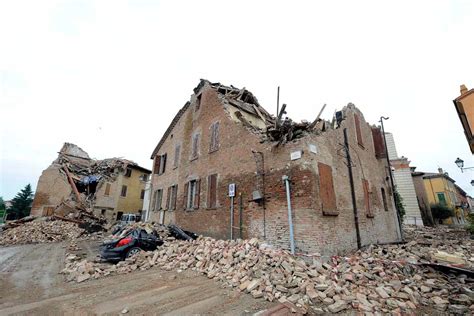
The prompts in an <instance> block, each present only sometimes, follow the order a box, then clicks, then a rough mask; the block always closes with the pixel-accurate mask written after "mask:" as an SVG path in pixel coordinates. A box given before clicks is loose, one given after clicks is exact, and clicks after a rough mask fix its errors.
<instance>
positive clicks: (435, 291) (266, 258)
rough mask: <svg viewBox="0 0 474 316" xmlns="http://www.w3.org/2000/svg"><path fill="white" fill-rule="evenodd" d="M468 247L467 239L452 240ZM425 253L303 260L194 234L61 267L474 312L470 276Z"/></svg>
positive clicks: (301, 301)
mask: <svg viewBox="0 0 474 316" xmlns="http://www.w3.org/2000/svg"><path fill="white" fill-rule="evenodd" d="M452 246H453V247H454V244H453V245H452ZM471 246H472V244H471V243H470V241H469V242H466V243H465V245H461V246H460V247H471ZM453 249H454V248H453ZM455 249H456V250H460V249H458V248H455ZM463 249H464V248H463ZM446 250H450V249H449V248H446ZM465 250H466V251H465V252H464V255H466V258H465V260H467V261H469V262H470V263H469V264H472V260H474V259H472V258H469V259H467V257H468V256H469V255H470V254H469V250H468V248H465ZM430 252H432V253H436V251H435V250H433V251H429V250H426V249H424V246H423V245H417V244H416V243H413V241H412V242H409V243H407V244H405V245H389V246H369V247H367V248H366V249H364V250H359V251H357V252H355V253H354V254H353V255H351V256H348V257H333V258H332V259H331V260H330V261H329V262H325V263H324V262H322V261H321V260H319V259H318V258H313V259H312V261H311V262H307V261H305V260H302V259H300V258H295V257H293V256H291V255H290V254H289V253H288V252H286V251H281V250H275V249H272V248H269V247H267V246H266V245H264V244H262V245H259V242H258V240H257V239H251V240H237V241H228V240H214V239H212V238H204V237H200V238H198V239H197V240H195V241H192V242H186V241H175V242H168V243H165V244H164V245H163V246H162V247H160V248H159V249H158V250H156V251H154V252H142V253H140V254H139V255H137V256H135V257H132V258H129V259H127V260H126V261H122V262H120V263H118V264H117V265H108V264H103V263H94V262H90V261H87V260H81V259H80V258H79V257H78V256H76V255H68V257H67V258H66V268H65V269H64V270H63V273H64V274H66V275H67V280H68V281H73V280H75V281H77V282H82V281H84V280H87V279H90V278H101V277H104V276H107V275H111V274H124V273H130V272H132V271H135V270H147V269H150V268H152V267H159V268H161V269H164V270H177V271H178V272H181V271H182V270H187V269H191V270H194V271H197V272H200V273H203V274H205V275H206V276H207V277H208V278H211V279H215V280H219V281H221V282H224V283H225V284H227V285H228V286H231V287H234V288H236V289H238V290H239V291H243V292H247V293H249V294H251V295H252V296H253V297H255V298H264V299H266V300H268V301H275V300H278V301H280V302H285V303H288V302H289V303H291V304H293V305H294V309H295V310H297V311H300V312H307V311H308V309H311V310H312V312H316V313H319V312H320V313H324V312H330V313H337V312H339V311H343V310H346V309H355V310H358V311H361V312H378V313H388V312H398V313H403V312H413V311H414V310H415V309H417V308H420V307H422V306H425V307H426V308H433V307H434V308H435V309H436V310H438V311H449V312H452V313H466V312H468V311H469V310H470V311H471V312H474V305H473V303H474V289H473V283H472V282H474V280H473V279H472V276H468V275H466V274H462V273H461V274H458V273H455V274H443V273H440V272H438V271H437V270H436V269H434V268H433V267H430V266H425V265H423V264H422V263H423V262H424V261H425V258H428V254H429V253H430ZM426 260H427V259H426ZM469 264H468V263H467V262H466V265H469ZM466 271H467V270H466Z"/></svg>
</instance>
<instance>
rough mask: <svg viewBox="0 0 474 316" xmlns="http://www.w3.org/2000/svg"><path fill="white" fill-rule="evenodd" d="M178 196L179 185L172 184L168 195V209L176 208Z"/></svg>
mask: <svg viewBox="0 0 474 316" xmlns="http://www.w3.org/2000/svg"><path fill="white" fill-rule="evenodd" d="M177 197H178V186H177V185H172V186H170V187H169V188H168V197H167V198H166V206H167V208H168V210H170V211H173V210H176V200H177Z"/></svg>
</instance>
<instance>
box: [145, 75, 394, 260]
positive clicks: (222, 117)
mask: <svg viewBox="0 0 474 316" xmlns="http://www.w3.org/2000/svg"><path fill="white" fill-rule="evenodd" d="M282 114H284V108H283V110H282V111H280V115H279V116H277V117H274V116H272V115H270V114H269V113H268V112H267V111H266V110H265V109H264V108H263V107H262V106H261V105H260V104H259V103H258V101H257V99H256V98H255V96H253V94H252V93H251V92H249V91H248V90H246V89H237V88H235V87H232V86H231V87H226V86H224V85H221V84H214V83H210V82H209V81H206V80H201V82H200V84H199V85H198V86H197V87H196V88H195V89H194V94H193V95H192V96H191V100H190V101H189V102H187V103H186V104H185V105H184V106H183V108H182V109H181V110H180V111H179V112H178V114H177V115H176V116H175V118H174V119H173V121H172V122H171V124H170V126H169V128H168V129H167V131H166V132H165V134H164V135H163V137H162V139H161V140H160V142H159V143H158V145H157V146H156V148H155V150H154V151H153V153H152V155H151V158H152V159H153V160H154V168H153V175H152V181H151V188H150V189H151V192H153V193H152V194H151V201H150V216H149V218H150V220H151V221H160V222H163V223H170V222H173V223H176V224H178V225H179V226H181V227H183V228H185V229H188V230H191V231H194V232H196V233H200V234H204V235H208V236H212V237H216V238H230V237H231V222H232V224H233V225H232V226H233V227H232V235H233V237H234V238H236V237H242V238H251V237H257V238H261V239H264V240H266V241H267V242H268V243H270V244H273V245H275V246H279V247H282V248H288V247H289V244H290V233H289V226H290V222H289V219H288V203H287V201H288V199H287V198H288V197H287V194H286V188H285V184H284V182H283V180H282V178H283V177H284V176H288V177H289V180H290V186H289V191H290V196H289V197H290V199H291V206H292V224H293V228H294V242H295V247H296V251H297V252H302V253H314V252H319V253H322V254H334V253H337V252H343V251H345V250H349V249H354V248H356V247H357V245H358V242H357V240H358V239H359V240H360V244H361V245H366V244H371V243H384V242H394V241H397V240H399V239H400V232H399V223H398V220H397V214H396V211H395V207H394V203H393V196H392V194H393V193H392V189H391V187H390V179H389V169H388V166H387V163H386V160H385V159H384V157H385V156H384V152H385V151H384V143H383V137H382V134H381V132H380V129H379V128H377V127H374V126H370V125H369V124H367V123H366V122H365V120H364V117H363V115H362V113H361V112H360V111H359V110H358V109H357V108H356V107H355V106H354V105H352V104H349V105H348V106H346V107H344V109H343V110H342V111H339V112H337V113H336V116H335V118H334V120H333V121H332V122H328V121H323V120H320V119H316V120H315V121H314V122H312V123H309V122H302V123H294V122H292V121H291V120H289V119H283V117H282ZM344 132H346V134H347V144H348V146H345V139H344ZM346 149H348V150H347V151H346ZM347 152H349V153H350V156H351V157H352V159H351V160H350V164H348V157H347ZM349 169H350V170H351V172H352V174H353V181H352V185H351V181H350V176H349ZM230 184H235V197H234V198H233V204H231V198H230V197H229V185H230ZM352 192H353V196H354V199H352ZM353 200H354V201H353ZM231 206H233V218H231V216H230V214H231ZM357 232H358V234H357Z"/></svg>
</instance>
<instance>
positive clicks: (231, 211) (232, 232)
mask: <svg viewBox="0 0 474 316" xmlns="http://www.w3.org/2000/svg"><path fill="white" fill-rule="evenodd" d="M230 239H231V240H233V239H234V197H233V196H231V197H230Z"/></svg>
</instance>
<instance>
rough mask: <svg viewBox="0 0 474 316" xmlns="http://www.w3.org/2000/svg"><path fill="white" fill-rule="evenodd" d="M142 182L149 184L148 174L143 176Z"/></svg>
mask: <svg viewBox="0 0 474 316" xmlns="http://www.w3.org/2000/svg"><path fill="white" fill-rule="evenodd" d="M140 180H141V181H144V182H147V181H148V174H146V173H144V174H142V175H141V177H140Z"/></svg>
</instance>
